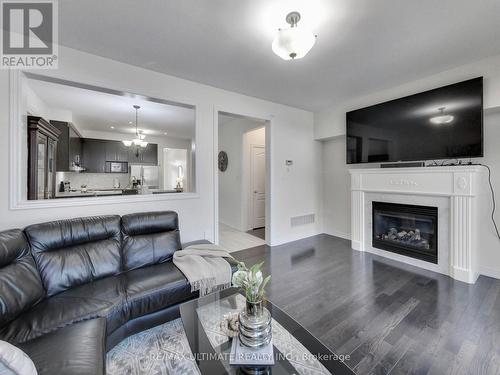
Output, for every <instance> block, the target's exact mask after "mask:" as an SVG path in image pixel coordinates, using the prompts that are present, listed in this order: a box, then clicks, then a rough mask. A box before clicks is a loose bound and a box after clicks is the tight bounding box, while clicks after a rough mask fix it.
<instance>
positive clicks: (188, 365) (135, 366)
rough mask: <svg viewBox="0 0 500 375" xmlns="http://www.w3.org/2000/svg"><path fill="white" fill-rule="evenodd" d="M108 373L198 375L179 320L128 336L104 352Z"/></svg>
mask: <svg viewBox="0 0 500 375" xmlns="http://www.w3.org/2000/svg"><path fill="white" fill-rule="evenodd" d="M106 370H107V374H108V375H176V374H183V375H184V374H186V375H199V374H200V372H199V371H198V367H197V366H196V364H195V362H194V360H193V358H192V354H191V349H190V348H189V343H188V341H187V337H186V334H185V333H184V328H183V327H182V322H181V320H180V319H176V320H173V321H171V322H168V323H165V324H162V325H160V326H157V327H154V328H151V329H148V330H147V331H143V332H140V333H138V334H136V335H134V336H130V337H128V338H126V339H125V340H123V341H122V342H121V343H119V344H118V345H117V346H115V347H114V348H113V349H112V350H111V351H110V352H109V353H108V355H107V358H106Z"/></svg>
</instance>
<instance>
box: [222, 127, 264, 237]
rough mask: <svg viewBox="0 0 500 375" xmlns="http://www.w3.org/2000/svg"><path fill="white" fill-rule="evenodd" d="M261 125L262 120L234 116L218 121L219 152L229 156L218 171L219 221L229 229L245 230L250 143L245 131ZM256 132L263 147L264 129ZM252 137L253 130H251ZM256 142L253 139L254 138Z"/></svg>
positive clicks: (246, 224) (246, 223)
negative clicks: (230, 119)
mask: <svg viewBox="0 0 500 375" xmlns="http://www.w3.org/2000/svg"><path fill="white" fill-rule="evenodd" d="M256 127H262V122H257V121H255V120H253V119H250V118H235V119H234V120H232V121H226V122H222V123H219V151H225V152H226V153H227V155H228V160H229V163H228V167H227V169H226V171H224V172H221V171H219V172H218V173H219V221H220V222H221V223H223V224H226V225H228V226H230V227H232V228H235V229H238V230H241V231H247V230H248V229H249V228H248V219H247V215H248V214H247V212H248V209H247V204H248V203H247V202H248V199H247V195H248V189H247V180H248V176H247V173H248V170H247V168H248V162H247V159H248V156H247V155H246V153H247V152H248V149H249V147H250V146H249V145H247V144H246V143H245V140H246V139H247V136H246V133H248V131H249V130H250V129H254V128H256ZM258 134H259V135H260V136H261V137H262V136H263V137H264V138H263V140H259V141H260V142H261V143H260V144H262V145H264V146H265V129H264V128H262V130H260V131H259V132H258ZM252 135H253V137H252V138H255V133H253V132H252ZM254 141H255V139H254Z"/></svg>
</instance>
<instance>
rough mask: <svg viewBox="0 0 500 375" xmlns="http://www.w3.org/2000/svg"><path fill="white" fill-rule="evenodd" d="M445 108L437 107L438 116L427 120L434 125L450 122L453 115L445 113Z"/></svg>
mask: <svg viewBox="0 0 500 375" xmlns="http://www.w3.org/2000/svg"><path fill="white" fill-rule="evenodd" d="M445 109H446V107H440V108H438V110H439V116H434V117H431V118H430V119H429V121H430V122H432V123H433V124H436V125H442V124H449V123H450V122H452V121H453V119H454V118H455V117H453V116H452V115H445V114H444V110H445Z"/></svg>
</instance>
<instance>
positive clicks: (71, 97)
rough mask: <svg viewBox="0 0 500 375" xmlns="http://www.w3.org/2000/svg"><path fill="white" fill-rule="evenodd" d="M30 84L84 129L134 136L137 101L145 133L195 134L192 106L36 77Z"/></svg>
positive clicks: (53, 105)
mask: <svg viewBox="0 0 500 375" xmlns="http://www.w3.org/2000/svg"><path fill="white" fill-rule="evenodd" d="M28 84H29V86H30V87H31V88H32V89H33V91H34V92H35V93H36V94H37V96H38V97H39V98H41V99H42V100H43V102H44V103H45V104H46V105H47V106H48V107H50V109H51V110H52V111H53V112H54V113H57V111H69V112H71V115H72V118H73V122H74V123H75V125H76V126H77V128H78V129H79V130H82V131H84V130H90V131H105V132H116V133H120V134H130V135H131V136H132V135H133V134H134V133H135V109H134V108H133V105H134V104H137V105H140V106H141V108H140V109H139V113H138V114H139V116H138V120H139V121H138V124H139V126H138V128H139V130H142V131H143V133H144V134H146V135H155V136H165V135H168V136H172V137H177V138H186V139H191V138H193V137H194V133H195V110H194V109H191V108H185V107H180V106H175V105H168V104H162V103H156V102H151V101H147V100H145V99H143V98H133V97H129V96H118V95H113V94H108V93H103V92H98V91H93V90H87V89H82V88H79V87H73V86H67V85H63V84H58V83H52V82H46V81H40V80H37V79H29V80H28ZM50 120H58V119H57V118H54V119H50ZM112 127H113V128H112ZM165 132H166V133H167V134H165ZM146 140H147V139H146Z"/></svg>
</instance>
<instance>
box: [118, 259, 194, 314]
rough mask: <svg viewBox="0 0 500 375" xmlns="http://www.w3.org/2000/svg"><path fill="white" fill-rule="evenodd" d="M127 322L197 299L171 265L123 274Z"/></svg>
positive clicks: (154, 266)
mask: <svg viewBox="0 0 500 375" xmlns="http://www.w3.org/2000/svg"><path fill="white" fill-rule="evenodd" d="M125 276H126V281H125V288H126V293H127V305H128V308H127V310H128V312H129V318H130V319H134V318H137V317H140V316H143V315H146V314H149V313H153V312H156V311H158V310H161V309H164V308H166V307H169V306H171V305H175V304H178V303H180V302H183V301H186V300H188V299H190V298H194V297H197V296H198V292H195V293H192V292H191V287H190V285H189V283H188V281H187V279H186V278H185V277H184V275H183V274H182V272H181V271H179V269H178V268H177V267H176V266H175V265H174V264H173V263H172V262H167V263H162V264H156V265H153V266H149V267H144V268H140V269H137V270H133V271H129V272H127V273H126V274H125Z"/></svg>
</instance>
